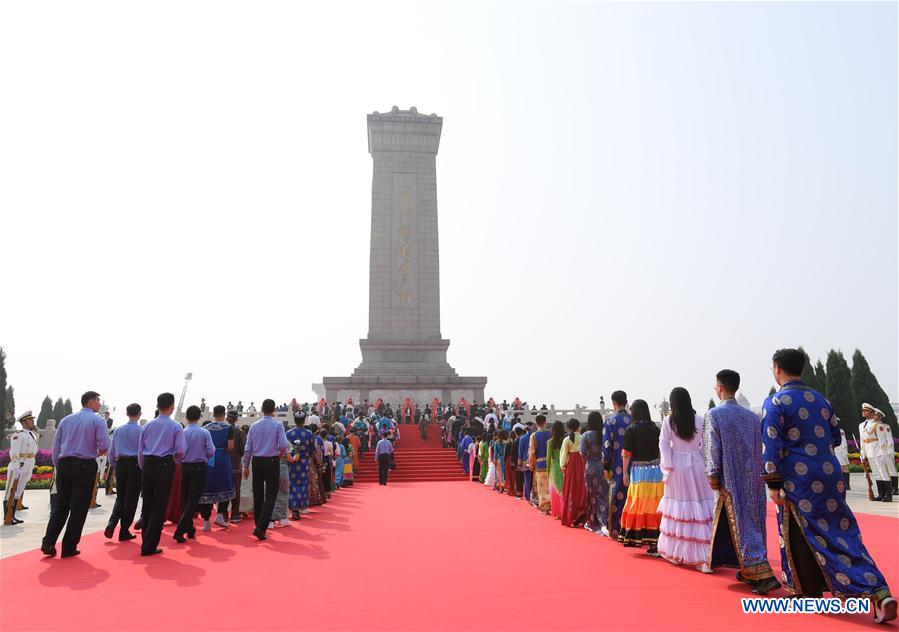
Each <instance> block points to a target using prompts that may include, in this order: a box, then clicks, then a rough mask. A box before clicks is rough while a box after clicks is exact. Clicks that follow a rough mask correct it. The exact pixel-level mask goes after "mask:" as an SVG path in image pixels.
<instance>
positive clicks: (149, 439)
mask: <svg viewBox="0 0 899 632" xmlns="http://www.w3.org/2000/svg"><path fill="white" fill-rule="evenodd" d="M186 450H187V447H186V446H185V445H184V428H182V427H181V424H179V423H178V422H177V421H175V420H174V419H172V418H171V417H169V416H168V415H160V416H159V417H157V418H156V419H154V420H153V421H151V422H149V423H148V424H147V425H146V426H144V427H143V429H142V430H141V433H140V441H138V444H137V463H138V465H140V466H141V468H143V467H144V457H146V456H169V455H175V459H176V460H178V459H180V458H181V455H183V454H184V452H185V451H186Z"/></svg>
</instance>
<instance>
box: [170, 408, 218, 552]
mask: <svg viewBox="0 0 899 632" xmlns="http://www.w3.org/2000/svg"><path fill="white" fill-rule="evenodd" d="M201 415H202V413H201V412H200V407H199V406H188V408H187V412H186V414H185V416H186V417H187V428H185V430H184V447H185V450H184V456H182V457H181V505H182V512H181V519H180V520H179V521H178V526H177V527H175V533H174V538H175V540H176V541H178V542H181V543H184V542H185V539H184V536H185V535H187V537H188V538H190V539H191V540H192V539H194V538H195V537H196V535H197V528H196V527H195V526H194V514H196V513H197V511H198V510H199V508H200V495H201V494H202V493H203V488H205V487H206V464H207V463H208V462H209V459H211V458H212V457H213V456H214V455H215V444H214V443H213V442H212V435H211V434H209V431H208V430H206V428H204V427H202V426H200V425H199V424H198V423H197V422H198V421H199V420H200V417H201Z"/></svg>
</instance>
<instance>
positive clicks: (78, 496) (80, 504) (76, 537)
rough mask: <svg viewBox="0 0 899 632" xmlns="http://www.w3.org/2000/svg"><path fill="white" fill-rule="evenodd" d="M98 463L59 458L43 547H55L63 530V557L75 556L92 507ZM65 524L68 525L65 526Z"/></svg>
mask: <svg viewBox="0 0 899 632" xmlns="http://www.w3.org/2000/svg"><path fill="white" fill-rule="evenodd" d="M96 478H97V461H96V460H95V459H79V458H76V457H72V456H67V457H65V458H62V459H59V465H58V466H57V468H56V503H55V504H54V505H53V507H52V509H51V510H50V520H49V521H48V522H47V531H46V533H44V541H43V545H44V546H45V547H52V546H55V545H56V540H58V539H59V534H60V533H62V529H63V527H65V528H66V533H65V535H64V536H63V538H62V554H63V555H66V554H70V553H74V552H75V550H76V549H77V548H78V543H79V542H80V541H81V530H82V529H84V521H85V519H86V518H87V510H88V509H90V505H91V494H92V493H93V491H94V480H95V479H96ZM66 523H68V526H67V525H66Z"/></svg>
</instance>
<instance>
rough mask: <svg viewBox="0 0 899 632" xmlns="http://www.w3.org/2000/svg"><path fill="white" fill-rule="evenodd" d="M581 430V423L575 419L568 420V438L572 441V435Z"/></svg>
mask: <svg viewBox="0 0 899 632" xmlns="http://www.w3.org/2000/svg"><path fill="white" fill-rule="evenodd" d="M580 429H581V422H580V421H578V420H577V419H569V420H568V438H569V439H571V440H572V441H574V433H575V432H577V431H578V430H580Z"/></svg>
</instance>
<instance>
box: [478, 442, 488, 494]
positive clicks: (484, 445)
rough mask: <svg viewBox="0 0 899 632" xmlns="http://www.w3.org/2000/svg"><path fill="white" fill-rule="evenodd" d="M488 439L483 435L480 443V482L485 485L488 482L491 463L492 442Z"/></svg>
mask: <svg viewBox="0 0 899 632" xmlns="http://www.w3.org/2000/svg"><path fill="white" fill-rule="evenodd" d="M487 437H488V435H482V436H481V441H480V442H479V443H478V480H479V481H480V482H481V483H484V484H486V481H487V472H488V471H489V465H488V463H489V461H490V442H489V441H488V440H487Z"/></svg>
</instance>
